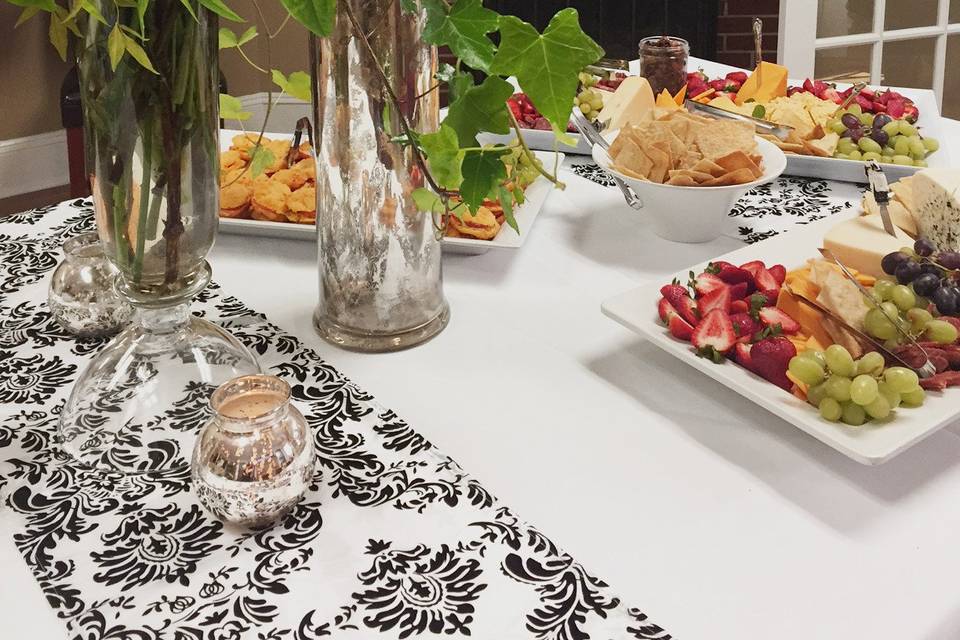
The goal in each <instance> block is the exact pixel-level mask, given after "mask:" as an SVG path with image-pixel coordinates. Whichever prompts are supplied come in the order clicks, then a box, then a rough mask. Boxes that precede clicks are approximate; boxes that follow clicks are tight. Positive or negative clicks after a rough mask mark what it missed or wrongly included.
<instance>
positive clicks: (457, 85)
mask: <svg viewBox="0 0 960 640" xmlns="http://www.w3.org/2000/svg"><path fill="white" fill-rule="evenodd" d="M473 86H475V83H474V81H473V74H472V73H467V72H466V71H457V73H456V74H455V75H454V76H453V78H452V79H451V80H450V83H449V87H450V102H451V103H453V102H456V101H457V100H459V99H460V96H462V95H463V94H465V93H466V92H467V89H469V88H470V87H473Z"/></svg>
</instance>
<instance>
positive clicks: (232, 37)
mask: <svg viewBox="0 0 960 640" xmlns="http://www.w3.org/2000/svg"><path fill="white" fill-rule="evenodd" d="M217 35H218V42H219V47H220V48H221V49H232V48H234V47H242V46H243V45H245V44H247V43H248V42H250V41H251V40H253V39H254V38H256V37H257V28H256V27H250V28H249V29H247V30H246V31H244V32H243V33H242V34H240V36H239V37H238V36H237V34H235V33H234V32H233V31H231V30H230V29H227V28H226V27H220V31H218V32H217Z"/></svg>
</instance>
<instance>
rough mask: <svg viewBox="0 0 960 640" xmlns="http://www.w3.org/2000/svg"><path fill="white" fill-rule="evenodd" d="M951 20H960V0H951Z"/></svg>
mask: <svg viewBox="0 0 960 640" xmlns="http://www.w3.org/2000/svg"><path fill="white" fill-rule="evenodd" d="M950 22H960V0H950Z"/></svg>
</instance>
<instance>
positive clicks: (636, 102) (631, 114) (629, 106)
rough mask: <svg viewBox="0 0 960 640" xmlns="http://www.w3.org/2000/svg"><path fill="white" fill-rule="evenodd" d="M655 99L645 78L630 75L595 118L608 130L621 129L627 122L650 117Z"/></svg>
mask: <svg viewBox="0 0 960 640" xmlns="http://www.w3.org/2000/svg"><path fill="white" fill-rule="evenodd" d="M655 104H656V101H655V100H654V99H653V89H651V88H650V83H649V82H647V79H646V78H642V77H640V76H630V77H629V78H627V79H626V80H624V81H623V82H622V83H621V84H620V86H619V87H618V88H617V90H616V91H615V92H614V93H613V95H612V96H608V97H607V98H606V104H605V105H604V107H603V109H602V110H601V111H600V114H599V115H598V116H597V119H598V120H599V121H600V122H602V123H604V124H605V125H606V129H607V130H608V131H614V130H616V129H623V128H624V127H625V126H626V125H628V124H634V125H636V124H640V123H641V122H643V121H644V120H647V119H649V118H650V114H651V112H652V111H653V107H654V105H655Z"/></svg>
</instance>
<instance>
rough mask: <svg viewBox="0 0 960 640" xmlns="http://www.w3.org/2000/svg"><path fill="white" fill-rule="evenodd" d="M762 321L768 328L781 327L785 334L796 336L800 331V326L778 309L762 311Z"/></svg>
mask: <svg viewBox="0 0 960 640" xmlns="http://www.w3.org/2000/svg"><path fill="white" fill-rule="evenodd" d="M759 313H760V320H761V321H762V322H763V324H765V325H767V326H768V327H775V326H777V325H779V326H780V330H781V331H783V332H784V333H789V334H794V333H797V332H798V331H800V324H799V323H798V322H797V321H796V320H794V319H793V318H791V317H790V316H788V315H787V314H786V313H785V312H784V311H783V310H781V309H778V308H777V307H764V308H763V309H760V312H759Z"/></svg>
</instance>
